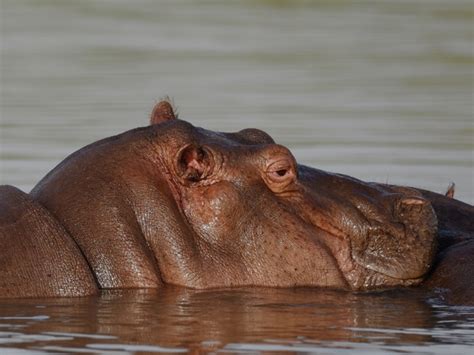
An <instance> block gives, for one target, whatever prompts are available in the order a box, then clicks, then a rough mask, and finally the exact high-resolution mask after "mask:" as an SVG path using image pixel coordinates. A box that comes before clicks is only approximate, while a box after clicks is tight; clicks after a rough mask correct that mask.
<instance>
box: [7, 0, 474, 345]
mask: <svg viewBox="0 0 474 355" xmlns="http://www.w3.org/2000/svg"><path fill="white" fill-rule="evenodd" d="M0 11H1V15H0V25H1V57H0V69H1V71H0V74H1V77H0V89H1V95H0V99H1V102H0V108H1V116H0V117H1V120H0V183H1V184H13V185H16V186H18V187H20V188H22V189H23V190H25V191H29V190H30V189H31V188H32V187H33V186H34V184H35V183H36V182H37V181H38V180H39V179H40V178H41V177H42V176H44V174H46V172H48V171H49V170H50V169H52V168H53V167H54V166H55V165H56V164H57V163H58V162H59V161H61V160H62V159H63V158H64V157H65V156H67V155H68V154H70V153H71V152H73V151H74V150H77V149H79V148H80V147H82V146H84V145H86V144H88V143H90V142H93V141H95V140H97V139H100V138H103V137H106V136H110V135H112V134H117V133H120V132H123V131H125V130H127V129H131V128H134V127H137V126H141V125H145V124H146V122H147V115H148V114H149V112H150V110H151V107H152V106H153V104H154V103H155V102H156V100H157V99H158V98H159V97H160V96H164V95H170V96H172V97H173V98H174V100H175V103H176V104H177V106H178V107H179V111H180V116H181V117H182V118H184V119H187V120H189V121H191V122H192V123H193V124H195V125H197V126H202V127H206V128H209V129H214V130H222V131H232V130H240V129H242V128H245V127H257V128H261V129H264V130H266V131H267V132H269V133H270V134H271V135H272V136H273V137H274V138H275V139H276V140H277V141H278V142H279V143H281V144H284V145H286V146H288V147H289V148H290V149H291V150H292V151H293V153H294V154H295V156H296V158H297V159H298V161H300V162H302V163H305V164H309V165H312V166H316V167H318V168H321V169H325V170H330V171H335V172H341V173H345V174H348V175H352V176H356V177H358V178H361V179H364V180H371V181H377V182H389V183H394V184H405V185H412V186H417V187H423V188H426V189H431V190H434V191H438V192H442V191H444V190H445V189H446V188H447V186H448V184H449V182H451V181H454V182H455V183H456V185H457V193H456V194H457V197H458V198H459V199H461V200H463V201H466V202H469V203H473V202H474V186H473V181H474V176H473V174H474V169H473V159H474V158H473V148H474V147H473V139H472V138H473V132H474V120H473V101H472V94H473V80H474V78H473V72H472V64H473V58H472V48H473V46H472V35H473V29H472V18H473V16H472V15H473V7H472V3H471V2H470V1H462V0H444V1H441V0H430V1H428V0H413V1H404V0H399V1H388V0H377V1H368V0H367V1H346V0H334V1H327V0H326V1H324V0H320V1H303V0H301V1H298V0H294V1H291V0H273V1H272V0H252V1H250V0H249V1H191V0H188V1H171V0H170V1H145V0H141V1H133V2H131V1H125V0H123V1H113V2H112V1H105V0H104V1H87V0H83V1H75V2H73V1H53V0H43V1H34V0H31V1H23V0H21V1H20V0H0ZM472 313H473V310H472V309H464V308H461V309H459V308H455V307H448V306H443V305H439V304H437V303H436V302H431V301H429V299H428V301H427V300H426V297H425V295H419V294H416V293H413V294H412V293H409V294H399V293H395V294H385V293H383V294H377V295H351V294H340V293H330V292H329V293H328V292H322V291H320V292H316V291H315V290H312V291H309V290H307V291H304V290H295V291H290V290H286V291H285V290H246V291H228V292H227V291H223V292H195V291H190V290H175V289H171V290H166V291H163V293H160V294H158V295H155V294H146V293H140V292H138V293H133V292H132V293H127V292H124V293H106V294H104V295H102V296H100V297H94V298H85V299H71V300H68V299H66V300H63V299H60V300H21V301H20V300H16V301H2V302H1V303H0V317H2V318H1V319H0V344H1V346H2V347H6V348H8V349H10V350H9V351H13V350H12V349H17V352H18V353H21V351H20V350H21V349H30V351H33V350H35V351H38V352H42V351H57V352H67V351H72V352H98V353H106V352H109V353H114V354H115V353H123V352H147V351H148V352H151V351H171V350H176V351H182V350H184V349H198V348H199V349H208V350H209V349H210V350H213V349H221V350H222V351H235V352H250V353H252V352H258V351H265V350H268V351H272V350H274V351H276V350H281V351H287V352H289V353H291V352H317V353H322V354H325V353H335V352H336V353H342V354H344V353H351V354H352V353H357V352H359V353H364V354H365V353H370V352H374V353H378V352H381V351H387V352H390V351H393V352H400V351H408V352H410V351H413V352H417V353H439V354H441V353H450V354H455V353H462V354H466V353H469V351H471V352H472V345H473V344H472V343H473V340H472V339H473V337H474V334H473V315H472ZM2 350H4V349H2ZM210 350H209V351H210Z"/></svg>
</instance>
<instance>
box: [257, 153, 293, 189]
mask: <svg viewBox="0 0 474 355" xmlns="http://www.w3.org/2000/svg"><path fill="white" fill-rule="evenodd" d="M264 180H265V182H266V184H267V185H268V187H269V188H270V189H271V190H272V191H273V192H283V191H284V190H285V189H286V188H287V187H288V186H289V185H290V184H291V183H292V182H294V181H295V180H296V173H295V171H294V168H293V165H292V164H291V162H290V161H288V160H286V159H284V160H279V161H276V162H273V163H272V164H270V165H269V166H268V167H267V170H266V173H265V174H264Z"/></svg>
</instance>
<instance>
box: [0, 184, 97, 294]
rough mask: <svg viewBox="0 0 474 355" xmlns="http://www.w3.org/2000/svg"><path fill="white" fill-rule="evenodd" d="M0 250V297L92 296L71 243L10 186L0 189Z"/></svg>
mask: <svg viewBox="0 0 474 355" xmlns="http://www.w3.org/2000/svg"><path fill="white" fill-rule="evenodd" d="M0 250H2V253H1V254H0V298H2V297H55V296H61V297H62V296H84V295H89V294H94V293H96V292H97V286H96V283H95V280H94V278H93V276H92V273H91V272H90V269H89V266H88V264H87V262H86V260H85V259H84V257H83V255H82V253H81V251H80V250H79V248H78V247H77V246H76V244H75V243H74V241H73V239H72V238H70V236H69V235H68V233H67V232H66V231H65V230H64V228H63V227H62V226H61V225H60V224H59V222H58V221H57V220H56V219H55V218H54V217H53V216H52V215H51V214H50V213H49V212H48V211H47V210H46V209H45V208H43V207H42V206H41V205H40V204H39V203H37V202H36V201H34V200H33V199H32V198H31V197H30V196H29V195H28V194H26V193H24V192H22V191H20V190H18V189H17V188H15V187H13V186H0Z"/></svg>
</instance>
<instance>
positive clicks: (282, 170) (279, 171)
mask: <svg viewBox="0 0 474 355" xmlns="http://www.w3.org/2000/svg"><path fill="white" fill-rule="evenodd" d="M287 172H288V170H287V169H281V170H278V171H277V172H276V173H277V174H278V176H285V175H286V173H287Z"/></svg>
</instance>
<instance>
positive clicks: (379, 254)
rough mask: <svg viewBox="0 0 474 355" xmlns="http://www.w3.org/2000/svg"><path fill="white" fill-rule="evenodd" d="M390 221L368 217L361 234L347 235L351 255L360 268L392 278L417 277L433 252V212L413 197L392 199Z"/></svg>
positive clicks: (425, 204)
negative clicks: (351, 236)
mask: <svg viewBox="0 0 474 355" xmlns="http://www.w3.org/2000/svg"><path fill="white" fill-rule="evenodd" d="M391 217H392V220H391V221H384V222H382V223H381V222H380V221H374V220H370V221H369V223H370V226H369V227H368V228H367V232H366V234H365V236H362V235H355V236H354V237H353V238H351V249H352V258H353V259H354V261H355V262H356V263H357V264H359V265H360V266H362V267H365V268H367V269H369V270H373V271H375V272H377V273H380V274H382V275H385V276H388V277H390V278H394V279H401V280H410V279H412V280H413V279H419V278H421V277H422V276H423V275H424V274H425V273H426V272H427V271H428V270H429V268H430V266H431V263H432V260H433V256H434V253H435V247H436V243H435V236H436V229H437V220H436V215H435V213H434V211H433V208H432V207H431V204H430V203H429V202H428V201H426V200H424V199H422V198H420V197H418V196H416V197H403V198H396V199H394V201H393V203H392V216H391Z"/></svg>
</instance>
